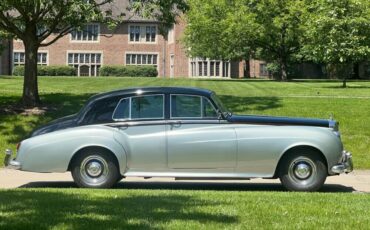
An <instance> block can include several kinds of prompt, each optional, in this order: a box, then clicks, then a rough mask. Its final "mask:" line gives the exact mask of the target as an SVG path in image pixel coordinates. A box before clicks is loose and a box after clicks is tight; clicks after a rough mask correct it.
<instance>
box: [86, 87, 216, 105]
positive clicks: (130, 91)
mask: <svg viewBox="0 0 370 230" xmlns="http://www.w3.org/2000/svg"><path fill="white" fill-rule="evenodd" d="M151 93H153V94H156V93H164V94H169V93H171V94H192V95H200V96H210V95H211V94H212V93H213V91H211V90H208V89H202V88H195V87H135V88H126V89H119V90H114V91H110V92H106V93H100V94H97V95H94V96H92V97H91V98H90V99H89V101H90V102H92V101H96V100H100V99H104V98H108V97H116V96H122V97H124V96H126V95H127V96H129V95H135V94H137V95H141V94H151Z"/></svg>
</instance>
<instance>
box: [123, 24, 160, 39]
mask: <svg viewBox="0 0 370 230" xmlns="http://www.w3.org/2000/svg"><path fill="white" fill-rule="evenodd" d="M129 35H130V38H129V40H130V42H142V43H154V42H156V37H157V26H156V25H131V26H129Z"/></svg>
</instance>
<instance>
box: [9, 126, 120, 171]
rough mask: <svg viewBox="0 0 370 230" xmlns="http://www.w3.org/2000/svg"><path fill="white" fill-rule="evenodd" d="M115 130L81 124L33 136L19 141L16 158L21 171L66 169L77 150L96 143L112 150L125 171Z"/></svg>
mask: <svg viewBox="0 0 370 230" xmlns="http://www.w3.org/2000/svg"><path fill="white" fill-rule="evenodd" d="M114 132H115V129H114V128H111V127H106V126H102V125H93V126H82V127H76V128H71V129H65V130H60V131H56V132H51V133H47V134H44V135H39V136H35V137H32V138H29V139H26V140H24V141H23V142H22V144H21V147H20V149H19V151H18V154H17V158H16V160H17V161H19V162H20V163H21V165H22V168H21V170H23V171H32V172H66V171H67V169H68V165H69V162H70V160H71V159H72V157H73V155H74V154H76V153H77V152H78V151H79V150H81V149H83V148H86V147H90V146H98V147H102V148H106V149H108V150H109V151H111V152H112V153H113V154H114V155H115V156H116V157H117V160H118V163H119V168H120V171H121V174H123V172H124V171H125V170H126V162H127V161H126V151H125V149H124V147H123V146H122V145H121V144H120V143H119V142H117V141H116V140H115V139H114Z"/></svg>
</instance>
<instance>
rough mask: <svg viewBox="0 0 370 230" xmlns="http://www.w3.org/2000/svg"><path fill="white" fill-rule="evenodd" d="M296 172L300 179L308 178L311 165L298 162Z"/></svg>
mask: <svg viewBox="0 0 370 230" xmlns="http://www.w3.org/2000/svg"><path fill="white" fill-rule="evenodd" d="M294 174H295V175H296V177H298V178H299V179H306V178H307V177H309V176H310V174H311V167H310V166H309V165H307V164H306V163H305V162H301V163H298V164H297V165H296V166H295V169H294Z"/></svg>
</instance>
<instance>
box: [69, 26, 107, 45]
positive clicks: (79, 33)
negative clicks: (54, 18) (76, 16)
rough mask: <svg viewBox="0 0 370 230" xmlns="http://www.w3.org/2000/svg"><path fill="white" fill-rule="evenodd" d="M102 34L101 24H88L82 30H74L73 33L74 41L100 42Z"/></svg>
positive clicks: (72, 38)
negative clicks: (100, 34)
mask: <svg viewBox="0 0 370 230" xmlns="http://www.w3.org/2000/svg"><path fill="white" fill-rule="evenodd" d="M99 33H100V26H99V24H88V25H85V26H83V27H82V28H81V29H80V30H77V29H76V30H73V31H72V32H71V40H72V41H84V42H85V41H98V38H99Z"/></svg>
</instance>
